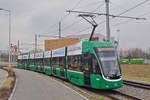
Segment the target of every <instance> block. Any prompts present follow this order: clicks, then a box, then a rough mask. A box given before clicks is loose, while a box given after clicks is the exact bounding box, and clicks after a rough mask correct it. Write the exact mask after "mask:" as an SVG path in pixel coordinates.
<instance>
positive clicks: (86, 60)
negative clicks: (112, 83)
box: [82, 54, 92, 86]
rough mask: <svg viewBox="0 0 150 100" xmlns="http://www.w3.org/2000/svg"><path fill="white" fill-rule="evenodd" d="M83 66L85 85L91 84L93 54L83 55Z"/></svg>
mask: <svg viewBox="0 0 150 100" xmlns="http://www.w3.org/2000/svg"><path fill="white" fill-rule="evenodd" d="M82 62H83V63H82V66H83V72H84V82H85V85H87V86H90V73H91V70H92V69H91V62H92V60H91V55H90V54H84V55H83V56H82Z"/></svg>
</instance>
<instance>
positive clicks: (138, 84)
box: [123, 80, 150, 90]
mask: <svg viewBox="0 0 150 100" xmlns="http://www.w3.org/2000/svg"><path fill="white" fill-rule="evenodd" d="M123 84H125V85H130V86H134V87H138V88H142V89H148V90H150V84H147V83H142V82H135V81H131V80H123Z"/></svg>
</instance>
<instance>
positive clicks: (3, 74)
mask: <svg viewBox="0 0 150 100" xmlns="http://www.w3.org/2000/svg"><path fill="white" fill-rule="evenodd" d="M7 76H8V73H7V71H5V70H2V69H0V87H1V86H2V85H3V83H4V82H5V80H6V79H7Z"/></svg>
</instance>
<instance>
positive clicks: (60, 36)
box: [59, 22, 61, 48]
mask: <svg viewBox="0 0 150 100" xmlns="http://www.w3.org/2000/svg"><path fill="white" fill-rule="evenodd" d="M59 48H61V22H59Z"/></svg>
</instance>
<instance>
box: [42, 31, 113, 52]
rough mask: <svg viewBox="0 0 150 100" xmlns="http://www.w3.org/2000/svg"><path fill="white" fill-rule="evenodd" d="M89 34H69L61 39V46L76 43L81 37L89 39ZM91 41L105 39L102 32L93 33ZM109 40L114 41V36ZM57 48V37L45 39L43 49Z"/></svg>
mask: <svg viewBox="0 0 150 100" xmlns="http://www.w3.org/2000/svg"><path fill="white" fill-rule="evenodd" d="M89 37H90V34H82V35H69V36H66V37H65V38H62V39H61V47H65V46H69V45H73V44H76V43H77V42H79V41H80V40H82V39H89ZM92 41H106V37H105V36H104V35H102V34H94V35H93V38H92ZM111 41H114V37H111ZM57 48H59V39H53V40H45V41H44V49H45V51H49V50H54V49H57Z"/></svg>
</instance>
